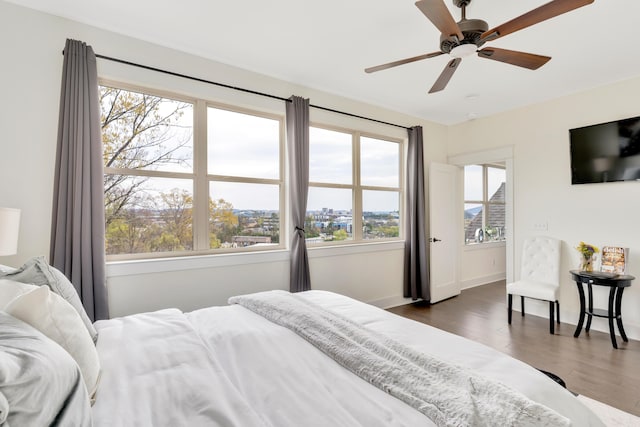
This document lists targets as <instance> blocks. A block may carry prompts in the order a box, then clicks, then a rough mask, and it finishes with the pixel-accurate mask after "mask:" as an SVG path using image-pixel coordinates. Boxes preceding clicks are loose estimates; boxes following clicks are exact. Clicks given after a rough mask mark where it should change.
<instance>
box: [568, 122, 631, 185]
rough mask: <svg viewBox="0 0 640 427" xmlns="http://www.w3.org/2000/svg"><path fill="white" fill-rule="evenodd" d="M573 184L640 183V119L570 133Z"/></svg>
mask: <svg viewBox="0 0 640 427" xmlns="http://www.w3.org/2000/svg"><path fill="white" fill-rule="evenodd" d="M569 139H570V150H571V183H572V184H591V183H597V182H612V181H636V180H640V117H632V118H629V119H624V120H618V121H613V122H608V123H601V124H597V125H591V126H585V127H581V128H576V129H571V130H570V131H569Z"/></svg>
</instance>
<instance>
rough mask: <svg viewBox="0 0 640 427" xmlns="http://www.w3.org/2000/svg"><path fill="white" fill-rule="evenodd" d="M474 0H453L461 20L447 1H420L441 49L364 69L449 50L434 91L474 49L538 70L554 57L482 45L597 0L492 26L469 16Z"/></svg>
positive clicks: (569, 2)
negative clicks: (433, 27) (456, 18)
mask: <svg viewBox="0 0 640 427" xmlns="http://www.w3.org/2000/svg"><path fill="white" fill-rule="evenodd" d="M471 1H472V0H453V4H454V5H455V6H456V7H459V8H460V9H461V10H462V13H461V19H460V21H458V22H456V21H455V20H454V19H453V16H452V15H451V13H450V12H449V9H448V8H447V6H446V5H445V4H444V0H419V1H417V2H416V7H417V8H418V9H420V11H421V12H422V13H423V14H424V15H425V16H426V17H427V18H428V19H429V21H431V23H432V24H433V25H434V26H435V27H436V28H437V29H438V30H439V31H440V51H438V52H432V53H427V54H424V55H418V56H414V57H412V58H407V59H401V60H399V61H394V62H389V63H386V64H382V65H377V66H375V67H369V68H367V69H365V72H367V73H373V72H376V71H381V70H386V69H389V68H392V67H397V66H399V65H404V64H409V63H411V62H416V61H420V60H423V59H428V58H434V57H436V56H440V55H445V54H448V55H449V56H451V57H452V58H453V59H452V60H451V61H449V62H448V63H447V65H446V66H445V68H444V70H443V71H442V73H441V74H440V76H439V77H438V79H437V80H436V82H435V84H434V85H433V86H432V87H431V89H430V90H429V93H434V92H439V91H441V90H443V89H444V88H445V87H446V86H447V84H448V83H449V80H450V79H451V77H452V76H453V74H454V72H455V71H456V70H457V68H458V65H460V62H461V61H462V58H466V57H468V56H471V55H473V54H474V53H477V54H478V57H480V58H485V59H491V60H493V61H499V62H504V63H506V64H511V65H515V66H518V67H523V68H528V69H530V70H537V69H538V68H540V67H541V66H543V65H544V64H546V63H547V62H548V61H549V60H550V59H551V57H549V56H543V55H536V54H533V53H526V52H519V51H515V50H507V49H499V48H492V47H487V48H484V49H480V50H479V48H480V47H482V46H483V45H484V44H485V43H487V42H490V41H494V40H496V39H499V38H500V37H503V36H506V35H507V34H511V33H514V32H516V31H519V30H522V29H524V28H527V27H530V26H532V25H535V24H538V23H540V22H542V21H546V20H547V19H551V18H553V17H555V16H558V15H562V14H564V13H567V12H570V11H572V10H574V9H577V8H580V7H582V6H586V5H588V4H591V3H593V2H594V0H553V1H550V2H549V3H546V4H543V5H542V6H540V7H538V8H536V9H533V10H531V11H529V12H527V13H525V14H523V15H520V16H518V17H517V18H514V19H512V20H510V21H508V22H505V23H504V24H502V25H499V26H497V27H494V28H491V29H489V25H488V24H487V23H486V22H485V21H483V20H481V19H467V12H466V10H467V6H468V5H469V4H470V3H471ZM486 1H488V0H486Z"/></svg>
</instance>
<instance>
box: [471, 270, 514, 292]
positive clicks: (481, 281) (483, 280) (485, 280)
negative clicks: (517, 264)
mask: <svg viewBox="0 0 640 427" xmlns="http://www.w3.org/2000/svg"><path fill="white" fill-rule="evenodd" d="M506 278H507V274H506V273H497V274H492V275H490V276H482V277H475V278H473V279H468V280H463V281H461V282H460V289H462V290H463V291H464V290H465V289H469V288H475V287H476V286H482V285H488V284H489V283H493V282H497V281H498V280H505V279H506Z"/></svg>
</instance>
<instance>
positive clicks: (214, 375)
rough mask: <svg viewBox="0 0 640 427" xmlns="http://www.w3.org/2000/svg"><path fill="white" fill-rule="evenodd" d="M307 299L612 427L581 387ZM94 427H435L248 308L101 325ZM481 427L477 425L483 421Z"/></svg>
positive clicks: (333, 303)
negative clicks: (578, 394) (571, 388)
mask: <svg viewBox="0 0 640 427" xmlns="http://www.w3.org/2000/svg"><path fill="white" fill-rule="evenodd" d="M299 295H303V296H304V297H305V298H307V299H308V300H310V301H312V302H315V303H316V304H319V305H321V306H323V307H324V308H327V309H329V310H332V311H335V312H336V313H339V314H342V315H344V316H347V317H349V318H351V319H353V320H355V321H356V322H359V323H361V324H363V325H365V326H367V327H369V328H372V329H374V330H376V331H378V332H381V333H383V334H386V335H388V336H390V337H393V338H394V339H395V340H397V341H400V342H402V343H404V344H406V345H408V346H410V347H412V348H415V349H417V350H420V351H424V352H427V353H430V354H433V355H435V356H438V357H440V358H443V359H445V360H448V361H450V362H453V363H456V364H459V365H461V366H466V367H469V368H471V369H473V370H474V371H475V372H477V373H479V374H482V375H486V376H488V377H490V378H493V379H495V380H498V381H500V382H502V383H504V384H505V385H507V386H509V387H512V388H514V389H516V390H518V391H520V392H522V393H523V394H525V395H526V396H528V397H529V398H531V399H533V400H535V401H537V402H539V403H542V404H544V405H546V406H548V407H549V408H551V409H553V410H555V411H557V412H558V413H560V414H562V415H564V416H565V417H567V418H569V419H571V420H572V423H573V425H575V426H579V427H583V426H584V427H587V426H602V425H603V424H602V423H601V422H600V420H598V419H597V417H596V416H595V415H594V414H593V413H592V412H591V411H590V410H589V409H587V408H586V407H585V406H584V405H582V403H581V402H580V401H578V399H576V398H575V397H574V396H573V395H572V394H571V393H570V392H568V391H567V390H565V389H563V388H562V387H560V386H558V385H557V384H556V383H554V382H553V381H551V380H550V379H549V378H547V377H546V376H545V375H544V374H542V373H540V372H539V371H537V370H536V369H534V368H532V367H530V366H528V365H526V364H524V363H522V362H519V361H517V360H515V359H513V358H511V357H509V356H506V355H504V354H502V353H499V352H497V351H495V350H493V349H490V348H488V347H486V346H483V345H481V344H478V343H475V342H473V341H470V340H467V339H464V338H461V337H458V336H455V335H452V334H449V333H447V332H444V331H441V330H439V329H435V328H432V327H429V326H427V325H424V324H421V323H417V322H414V321H412V320H409V319H406V318H402V317H399V316H396V315H394V314H391V313H388V312H386V311H384V310H381V309H378V308H376V307H373V306H370V305H367V304H364V303H360V302H358V301H355V300H353V299H350V298H347V297H344V296H341V295H337V294H333V293H329V292H324V291H308V292H305V293H302V294H299ZM96 327H97V329H98V331H99V334H100V335H99V336H100V338H99V340H98V343H97V346H98V352H99V354H100V360H101V364H102V378H101V382H100V386H99V390H98V396H97V401H96V404H95V405H94V407H93V418H94V426H97V427H100V426H243V427H244V426H246V427H251V426H274V427H287V426H291V427H293V426H295V427H298V426H331V427H333V426H336V427H338V426H363V427H365V426H366V427H369V426H433V425H434V424H433V423H432V422H431V421H430V420H429V419H427V418H426V417H425V416H424V415H423V414H421V413H420V412H418V411H417V410H415V409H413V408H411V407H410V406H408V405H406V404H405V403H403V402H401V401H400V400H398V399H396V398H395V397H393V396H391V395H388V394H386V393H385V392H383V391H381V390H379V389H378V388H376V387H374V386H372V385H371V384H369V383H367V382H366V381H363V380H362V379H360V378H359V377H357V376H356V375H354V374H352V373H351V372H349V371H347V370H346V369H344V368H343V367H341V366H340V365H338V364H337V363H336V362H335V361H333V360H332V359H330V358H329V357H328V356H326V355H325V354H324V353H322V352H320V351H318V350H317V349H316V348H315V347H313V346H312V345H311V344H309V343H307V342H306V341H305V340H304V339H302V338H300V337H299V336H298V335H296V334H295V333H294V332H292V331H290V330H289V329H285V328H283V327H281V326H278V325H276V324H274V323H271V322H269V321H268V320H266V319H264V318H262V317H260V316H258V315H257V314H254V313H253V312H250V311H248V310H246V309H245V308H243V307H241V306H237V305H234V306H225V307H210V308H206V309H202V310H198V311H194V312H191V313H186V314H183V313H181V312H180V311H178V310H175V309H172V310H162V311H158V312H154V313H147V314H139V315H133V316H127V317H123V318H116V319H111V320H105V321H99V322H96ZM474 427H475V426H474Z"/></svg>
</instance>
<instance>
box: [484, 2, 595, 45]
mask: <svg viewBox="0 0 640 427" xmlns="http://www.w3.org/2000/svg"><path fill="white" fill-rule="evenodd" d="M593 2H594V0H553V1H551V2H549V3H546V4H543V5H542V6H540V7H538V8H536V9H533V10H531V11H529V12H527V13H525V14H524V15H520V16H518V17H517V18H514V19H512V20H511V21H509V22H505V23H504V24H502V25H499V26H497V27H495V28H491V29H489V30H487V31H485V32H484V33H482V35H481V36H480V39H481V40H483V41H487V40H495V39H497V38H500V37H503V36H506V35H507V34H511V33H513V32H516V31H518V30H521V29H523V28H527V27H530V26H532V25H535V24H538V23H540V22H542V21H546V20H547V19H550V18H553V17H554V16H558V15H562V14H563V13H567V12H570V11H572V10H574V9H578V8H579V7H582V6H586V5H588V4H591V3H593Z"/></svg>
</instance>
